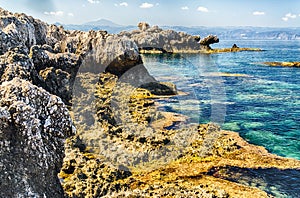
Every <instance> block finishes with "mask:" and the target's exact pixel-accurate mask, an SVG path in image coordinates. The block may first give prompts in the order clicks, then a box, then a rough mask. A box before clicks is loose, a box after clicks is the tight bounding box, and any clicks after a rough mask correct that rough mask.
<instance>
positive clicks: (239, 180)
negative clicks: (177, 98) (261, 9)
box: [0, 9, 300, 198]
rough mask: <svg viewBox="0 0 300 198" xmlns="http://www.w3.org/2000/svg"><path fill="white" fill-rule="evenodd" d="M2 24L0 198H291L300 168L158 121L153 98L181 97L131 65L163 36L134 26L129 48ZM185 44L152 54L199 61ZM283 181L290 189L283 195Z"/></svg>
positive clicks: (4, 19) (162, 116)
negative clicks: (164, 53) (189, 55)
mask: <svg viewBox="0 0 300 198" xmlns="http://www.w3.org/2000/svg"><path fill="white" fill-rule="evenodd" d="M0 15H1V18H0V39H1V43H0V82H1V85H0V95H1V98H0V119H1V122H0V145H1V150H0V170H1V176H0V177H1V182H0V197H51V198H52V197H271V196H272V195H274V196H276V195H280V196H281V195H282V196H284V195H286V194H287V195H290V196H294V197H296V196H298V195H299V194H297V192H296V191H293V189H294V188H297V187H298V186H299V185H300V184H299V181H300V179H299V178H300V162H299V161H297V160H294V159H286V158H283V157H278V156H276V155H272V154H270V153H268V152H267V151H266V150H265V149H264V148H262V147H258V146H254V145H251V144H248V143H247V142H245V141H244V140H243V139H242V138H240V137H239V135H238V134H237V133H234V132H229V131H223V130H221V129H220V128H219V127H218V126H217V125H215V124H213V123H209V124H203V125H188V123H185V118H184V117H182V116H180V115H176V114H171V115H170V114H168V113H165V112H160V111H158V110H157V108H156V102H155V100H154V99H155V98H157V97H160V96H161V95H168V96H169V95H174V94H177V90H176V87H175V86H174V85H173V84H170V83H166V82H157V81H156V80H155V79H154V78H153V77H152V76H150V75H149V73H148V72H147V70H146V68H145V67H144V66H143V62H142V58H141V56H140V54H139V52H141V49H142V48H143V46H145V47H146V48H148V47H149V46H147V45H148V44H147V45H146V44H145V45H142V44H143V43H147V42H148V41H149V40H148V35H150V33H151V32H150V30H151V31H157V33H155V34H153V35H155V37H153V35H152V37H151V38H152V39H154V38H155V39H156V36H159V34H160V33H159V32H160V31H161V30H159V28H157V27H152V29H151V28H149V27H147V25H145V24H144V25H143V24H141V25H140V28H141V30H138V32H137V35H136V37H135V35H134V34H132V35H128V36H127V35H126V34H127V33H126V32H123V33H120V34H117V35H112V34H108V33H107V32H105V31H89V32H81V31H67V30H64V28H63V27H61V26H60V27H58V26H55V25H48V24H46V23H44V22H42V21H40V20H37V19H34V18H32V17H30V16H27V15H25V14H17V13H15V14H14V13H11V12H8V11H6V10H3V9H0ZM147 31H149V32H147ZM142 34H144V38H147V39H144V40H142V37H141V35H142ZM166 34H167V35H175V37H176V35H177V36H178V35H179V36H180V34H182V35H183V33H176V32H172V31H171V33H168V32H167V33H166ZM162 35H163V34H162ZM182 35H181V37H180V38H183V37H184V38H185V39H187V40H185V39H184V40H181V39H179V40H181V41H182V43H180V42H177V43H176V42H175V43H172V42H162V43H160V41H161V40H164V39H165V37H164V36H162V37H161V38H157V39H158V40H157V41H156V40H155V39H154V40H151V42H157V44H158V45H156V47H157V46H159V48H160V49H163V50H166V51H167V52H172V53H174V52H180V51H181V52H183V51H185V52H188V50H189V49H195V50H198V49H200V50H201V45H199V43H198V42H201V41H200V37H194V36H190V35H186V34H185V35H184V36H182ZM125 36H127V37H125ZM128 37H129V38H131V39H129V38H128ZM139 38H141V41H136V40H135V39H137V40H138V39H139ZM151 38H149V39H151ZM170 40H171V41H172V40H173V39H170ZM216 41H217V40H216V37H214V38H211V39H208V41H207V43H206V44H208V43H210V44H211V42H216ZM188 44H190V46H188ZM182 46H186V47H182ZM208 47H209V44H208V45H206V47H205V48H208ZM155 50H156V49H155ZM206 50H207V49H206ZM291 171H292V172H293V177H292V178H291V179H290V180H291V181H292V184H291V185H290V186H284V185H282V183H281V182H280V181H281V180H283V179H285V180H288V179H289V178H288V177H286V176H287V175H288V174H289V173H290V172H291ZM272 175H277V178H278V179H277V180H274V179H273V178H272ZM291 181H287V183H289V182H291ZM278 189H279V190H280V191H278Z"/></svg>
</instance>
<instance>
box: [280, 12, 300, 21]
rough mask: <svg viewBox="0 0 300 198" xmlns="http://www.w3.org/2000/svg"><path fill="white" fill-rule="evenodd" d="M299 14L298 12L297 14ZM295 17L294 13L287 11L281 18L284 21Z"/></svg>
mask: <svg viewBox="0 0 300 198" xmlns="http://www.w3.org/2000/svg"><path fill="white" fill-rule="evenodd" d="M299 16H300V14H299ZM295 18H297V15H296V14H292V13H287V14H286V15H285V16H284V17H282V18H281V19H282V20H284V21H288V20H289V19H295Z"/></svg>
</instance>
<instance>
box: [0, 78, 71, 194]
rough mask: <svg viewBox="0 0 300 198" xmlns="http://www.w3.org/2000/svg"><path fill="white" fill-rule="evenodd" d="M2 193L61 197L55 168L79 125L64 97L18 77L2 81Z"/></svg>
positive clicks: (0, 102) (0, 101)
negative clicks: (74, 124)
mask: <svg viewBox="0 0 300 198" xmlns="http://www.w3.org/2000/svg"><path fill="white" fill-rule="evenodd" d="M0 98H1V99H0V119H1V122H0V123H1V124H0V147H1V149H0V170H1V175H0V179H1V182H0V189H1V191H0V197H63V190H62V188H61V185H60V181H59V179H58V177H57V174H58V172H59V170H60V168H61V166H62V161H63V157H64V140H65V139H66V138H67V137H70V136H71V135H74V133H75V128H74V126H73V123H72V121H71V118H70V115H69V113H68V110H67V108H66V107H65V105H64V103H63V102H62V101H61V99H60V98H58V97H56V96H54V95H51V94H49V93H48V92H46V91H45V90H43V89H42V88H39V87H37V86H34V85H32V84H31V83H30V82H28V81H25V80H21V79H19V78H14V79H13V80H12V81H6V82H4V83H2V85H0Z"/></svg>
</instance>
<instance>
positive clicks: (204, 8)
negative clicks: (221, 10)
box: [197, 6, 208, 12]
mask: <svg viewBox="0 0 300 198" xmlns="http://www.w3.org/2000/svg"><path fill="white" fill-rule="evenodd" d="M197 10H198V11H200V12H208V9H207V8H206V7H202V6H199V7H198V8H197Z"/></svg>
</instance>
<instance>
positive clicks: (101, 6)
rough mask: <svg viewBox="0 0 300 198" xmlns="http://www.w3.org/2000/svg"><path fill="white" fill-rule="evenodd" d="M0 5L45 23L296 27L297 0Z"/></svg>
mask: <svg viewBox="0 0 300 198" xmlns="http://www.w3.org/2000/svg"><path fill="white" fill-rule="evenodd" d="M0 7H2V8H4V9H7V10H9V11H12V12H24V13H26V14H29V15H32V16H33V17H35V18H39V19H41V20H44V21H46V22H48V23H55V22H60V23H64V24H82V23H85V22H89V21H95V20H98V19H101V18H103V19H108V20H111V21H113V22H115V23H117V24H121V25H136V24H137V23H138V22H140V21H146V22H148V23H150V24H151V25H184V26H268V27H300V1H299V0H288V1H282V0H251V1H249V0H173V1H171V0H164V1H163V0H145V1H139V0H1V3H0Z"/></svg>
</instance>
